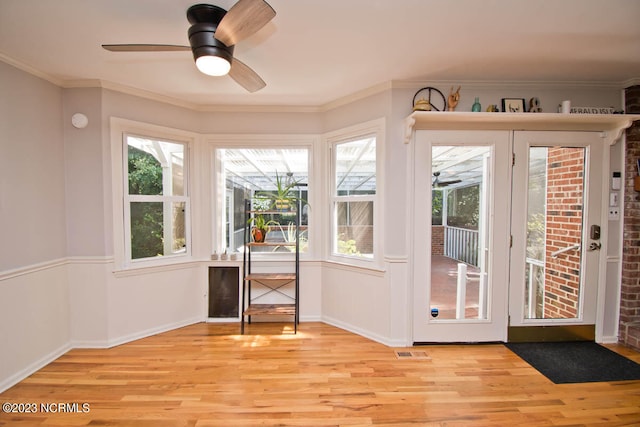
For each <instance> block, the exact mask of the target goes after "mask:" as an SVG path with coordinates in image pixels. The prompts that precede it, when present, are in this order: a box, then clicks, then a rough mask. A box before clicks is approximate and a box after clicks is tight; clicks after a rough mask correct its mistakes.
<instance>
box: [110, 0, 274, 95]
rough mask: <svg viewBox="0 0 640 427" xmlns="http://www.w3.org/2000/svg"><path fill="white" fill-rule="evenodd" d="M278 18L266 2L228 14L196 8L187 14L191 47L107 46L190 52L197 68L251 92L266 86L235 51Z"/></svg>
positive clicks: (244, 1)
mask: <svg viewBox="0 0 640 427" xmlns="http://www.w3.org/2000/svg"><path fill="white" fill-rule="evenodd" d="M275 16H276V12H275V10H273V8H272V7H271V6H270V5H269V4H268V3H267V2H266V1H264V0H238V2H237V3H236V4H234V5H233V6H232V7H231V9H229V11H228V12H227V11H226V10H224V9H222V8H221V7H218V6H213V5H210V4H196V5H193V6H191V7H190V8H189V9H188V10H187V20H188V21H189V23H190V24H191V27H190V28H189V31H188V36H189V44H190V46H180V45H165V44H103V45H102V47H103V48H105V49H106V50H108V51H111V52H170V51H182V50H190V51H192V52H193V58H194V59H195V61H196V67H198V70H200V71H201V72H203V73H204V74H207V75H211V76H224V75H226V74H229V76H231V78H232V79H233V80H235V81H236V83H238V84H239V85H240V86H242V87H244V88H245V89H246V90H247V91H249V92H256V91H258V90H260V89H262V88H263V87H265V86H266V83H265V82H264V80H262V79H261V78H260V76H259V75H258V74H257V73H256V72H255V71H253V70H252V69H251V68H249V67H248V66H247V65H245V64H244V63H243V62H241V61H240V60H238V59H237V58H235V57H234V56H233V49H234V47H235V45H236V43H238V42H239V41H241V40H244V39H246V38H247V37H249V36H251V35H252V34H254V33H255V32H257V31H258V30H260V29H261V28H262V27H264V26H265V25H266V24H267V23H268V22H269V21H271V20H272V19H273V18H274V17H275Z"/></svg>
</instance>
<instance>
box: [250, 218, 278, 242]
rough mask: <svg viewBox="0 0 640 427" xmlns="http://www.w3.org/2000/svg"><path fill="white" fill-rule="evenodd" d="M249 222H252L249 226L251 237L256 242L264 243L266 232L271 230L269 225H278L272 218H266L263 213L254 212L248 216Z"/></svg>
mask: <svg viewBox="0 0 640 427" xmlns="http://www.w3.org/2000/svg"><path fill="white" fill-rule="evenodd" d="M249 223H250V224H253V227H252V228H251V237H252V238H253V241H254V242H256V243H264V241H265V239H266V238H267V233H268V232H269V231H270V230H271V225H278V223H277V222H276V221H274V220H268V221H267V220H266V219H265V217H264V215H262V214H260V213H259V214H255V215H254V216H253V217H251V218H249Z"/></svg>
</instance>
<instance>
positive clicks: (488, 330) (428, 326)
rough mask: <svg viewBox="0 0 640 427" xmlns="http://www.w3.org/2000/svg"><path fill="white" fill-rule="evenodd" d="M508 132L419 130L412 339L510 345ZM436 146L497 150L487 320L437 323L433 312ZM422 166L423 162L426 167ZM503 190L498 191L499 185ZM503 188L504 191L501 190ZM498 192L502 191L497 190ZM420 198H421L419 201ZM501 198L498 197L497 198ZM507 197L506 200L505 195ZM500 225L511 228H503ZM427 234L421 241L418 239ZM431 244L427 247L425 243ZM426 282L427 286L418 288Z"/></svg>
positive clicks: (413, 211)
mask: <svg viewBox="0 0 640 427" xmlns="http://www.w3.org/2000/svg"><path fill="white" fill-rule="evenodd" d="M510 141H511V140H510V132H508V131H482V132H475V131H454V132H452V131H446V130H444V131H439V130H433V131H417V132H416V134H415V144H413V151H412V155H413V156H412V159H413V161H412V168H411V169H412V171H413V173H412V175H413V180H412V184H413V185H412V187H413V188H412V190H413V191H412V193H411V196H412V197H411V199H412V207H411V215H412V220H411V225H412V227H411V230H412V232H411V245H412V256H413V268H412V283H413V292H412V297H413V316H412V320H411V322H412V327H413V334H412V340H413V342H414V343H425V342H496V341H498V342H499V341H506V338H507V325H508V319H507V316H508V291H507V282H508V277H509V263H508V258H509V239H510V234H509V227H508V223H509V218H510V206H511V192H510V182H511V167H510V159H511V143H510ZM434 145H451V146H458V145H469V146H488V147H491V149H492V159H491V174H492V175H493V178H492V179H491V181H492V183H493V185H492V187H493V188H492V189H491V195H490V202H489V203H490V206H491V218H490V219H489V221H490V222H491V229H492V230H493V232H491V233H489V234H488V236H487V237H488V238H489V240H490V247H491V248H492V250H491V251H490V253H489V255H488V258H489V260H488V262H489V266H490V267H489V269H490V272H491V277H490V279H489V284H488V290H487V295H488V296H489V297H488V301H489V302H488V305H487V307H488V308H487V313H488V318H487V319H486V320H485V319H461V320H433V319H432V318H431V317H430V310H429V305H428V302H429V290H430V281H431V250H430V247H431V246H430V245H431V240H432V232H431V203H432V200H431V190H432V188H431V185H432V184H431V168H432V167H431V155H432V154H431V153H432V147H433V146H434ZM421 162H422V163H421ZM504 176H507V177H508V179H506V180H504V179H502V177H504ZM498 186H499V187H498ZM502 187H504V188H502ZM496 188H497V189H496ZM418 195H420V197H418ZM497 195H499V197H497ZM502 196H504V197H502ZM500 224H505V225H507V226H506V227H500ZM417 235H420V236H423V237H424V238H423V239H417V238H416V236H417ZM425 242H426V243H425ZM418 283H423V285H418Z"/></svg>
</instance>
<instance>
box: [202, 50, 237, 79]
mask: <svg viewBox="0 0 640 427" xmlns="http://www.w3.org/2000/svg"><path fill="white" fill-rule="evenodd" d="M196 67H198V70H200V72H201V73H204V74H206V75H208V76H224V75H227V74H228V73H229V70H230V69H231V63H230V62H229V61H228V60H227V59H225V58H222V57H221V56H216V55H203V56H200V57H198V58H197V59H196Z"/></svg>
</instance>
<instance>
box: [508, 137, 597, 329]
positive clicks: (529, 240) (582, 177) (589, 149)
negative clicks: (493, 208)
mask: <svg viewBox="0 0 640 427" xmlns="http://www.w3.org/2000/svg"><path fill="white" fill-rule="evenodd" d="M514 144H515V145H514V152H515V155H516V157H515V158H516V161H515V166H514V184H513V210H512V225H513V236H514V237H513V239H514V247H513V250H512V263H513V266H512V271H511V295H512V296H511V302H510V311H511V322H510V325H511V326H545V327H548V326H553V325H569V324H575V325H583V324H594V323H595V315H596V297H597V283H598V271H599V269H598V266H599V248H600V242H599V241H600V236H599V225H598V224H599V223H600V212H599V206H600V199H601V194H600V192H601V184H600V176H601V165H599V164H597V163H594V162H593V159H602V155H601V152H602V147H601V146H602V141H601V140H600V138H599V137H598V136H597V134H590V133H562V132H519V133H516V137H515V140H514ZM592 230H593V231H592ZM594 233H595V234H594Z"/></svg>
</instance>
